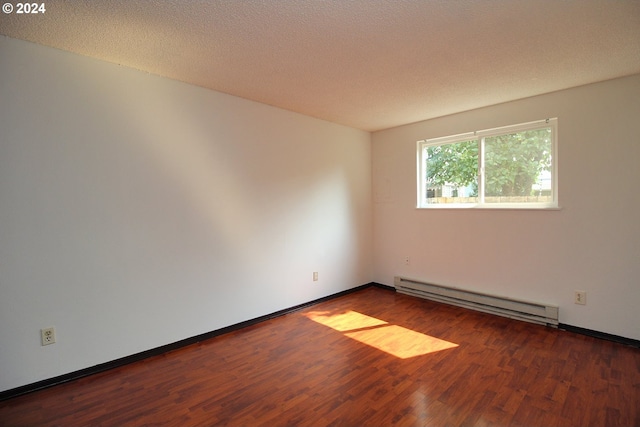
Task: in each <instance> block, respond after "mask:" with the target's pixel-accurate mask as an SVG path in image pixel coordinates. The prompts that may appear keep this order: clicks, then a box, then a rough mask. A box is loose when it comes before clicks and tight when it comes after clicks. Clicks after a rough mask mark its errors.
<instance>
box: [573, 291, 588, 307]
mask: <svg viewBox="0 0 640 427" xmlns="http://www.w3.org/2000/svg"><path fill="white" fill-rule="evenodd" d="M573 302H574V304H580V305H587V291H575V293H574V295H573Z"/></svg>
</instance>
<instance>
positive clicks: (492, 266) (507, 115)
mask: <svg viewBox="0 0 640 427" xmlns="http://www.w3.org/2000/svg"><path fill="white" fill-rule="evenodd" d="M547 117H558V135H559V136H558V138H559V153H558V159H559V186H560V188H559V192H558V194H559V202H560V205H561V207H562V208H561V210H552V211H531V210H527V211H516V210H452V209H447V210H419V209H416V208H415V206H416V141H418V140H421V139H425V138H433V137H438V136H445V135H452V134H458V133H462V132H468V131H473V130H480V129H487V128H493V127H498V126H504V125H509V124H515V123H523V122H529V121H533V120H538V119H544V118H547ZM372 143H373V176H374V182H373V191H374V195H373V197H374V278H375V281H376V282H380V283H383V284H387V285H392V284H393V277H394V276H395V275H403V276H408V277H411V278H416V279H421V280H425V281H429V282H433V283H438V284H444V285H451V286H457V287H461V288H467V289H472V290H477V291H481V292H489V293H493V294H498V295H506V296H510V297H514V298H520V299H526V300H533V301H541V302H546V303H552V304H557V305H558V306H559V307H560V322H562V323H566V324H569V325H573V326H578V327H583V328H588V329H593V330H597V331H601V332H606V333H610V334H615V335H619V336H623V337H627V338H632V339H640V321H638V315H637V313H638V307H640V220H639V218H640V193H639V191H640V166H639V159H640V75H635V76H631V77H627V78H622V79H616V80H611V81H607V82H603V83H599V84H594V85H589V86H584V87H578V88H574V89H570V90H566V91H561V92H556V93H551V94H547V95H543V96H538V97H534V98H528V99H523V100H519V101H515V102H510V103H506V104H502V105H497V106H493V107H489V108H483V109H478V110H474V111H469V112H465V113H461V114H456V115H452V116H448V117H442V118H438V119H434V120H429V121H424V122H420V123H415V124H411V125H407V126H403V127H399V128H394V129H390V130H386V131H380V132H376V133H374V134H373V135H372ZM405 256H409V257H410V265H409V266H405V265H404V264H403V257H405ZM574 290H586V291H587V305H586V306H579V305H575V304H574V303H573V293H574Z"/></svg>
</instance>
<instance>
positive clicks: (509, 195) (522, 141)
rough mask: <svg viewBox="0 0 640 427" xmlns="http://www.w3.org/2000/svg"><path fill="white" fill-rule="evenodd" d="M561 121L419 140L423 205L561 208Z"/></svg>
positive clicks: (419, 186)
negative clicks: (558, 158)
mask: <svg viewBox="0 0 640 427" xmlns="http://www.w3.org/2000/svg"><path fill="white" fill-rule="evenodd" d="M556 127H557V119H547V120H543V121H538V122H532V123H524V124H520V125H514V126H506V127H502V128H497V129H488V130H482V131H476V132H472V133H467V134H462V135H453V136H447V137H442V138H435V139H427V140H424V141H418V207H419V208H433V207H448V208H449V207H451V208H458V207H460V208H465V207H485V208H486V207H488V208H555V207H557V206H558V191H557V187H558V185H557V156H556V150H557V142H556V139H557V138H556V134H557V131H556Z"/></svg>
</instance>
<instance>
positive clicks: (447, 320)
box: [0, 287, 640, 427]
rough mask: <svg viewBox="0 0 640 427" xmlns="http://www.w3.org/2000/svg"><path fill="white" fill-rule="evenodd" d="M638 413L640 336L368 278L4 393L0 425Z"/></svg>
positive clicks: (423, 421) (392, 422)
mask: <svg viewBox="0 0 640 427" xmlns="http://www.w3.org/2000/svg"><path fill="white" fill-rule="evenodd" d="M216 425H225V426H423V425H426V426H640V350H639V349H637V348H632V347H628V346H624V345H622V344H617V343H612V342H609V341H604V340H599V339H597V338H590V337H586V336H582V335H577V334H574V333H570V332H564V331H559V330H555V329H551V328H546V327H543V326H537V325H532V324H528V323H523V322H518V321H514V320H509V319H504V318H501V317H495V316H491V315H487V314H483V313H478V312H474V311H469V310H465V309H462V308H457V307H451V306H447V305H443V304H438V303H434V302H429V301H425V300H422V299H418V298H414V297H410V296H405V295H400V294H396V293H395V292H393V291H390V290H385V289H380V288H375V287H370V288H367V289H364V290H362V291H358V292H355V293H352V294H349V295H346V296H343V297H340V298H336V299H333V300H330V301H327V302H323V303H320V304H317V305H314V306H312V307H308V308H305V309H303V310H300V311H297V312H294V313H290V314H287V315H285V316H282V317H279V318H276V319H272V320H269V321H266V322H262V323H260V324H257V325H253V326H251V327H248V328H244V329H241V330H238V331H235V332H232V333H229V334H226V335H223V336H219V337H216V338H213V339H210V340H208V341H205V342H202V343H199V344H194V345H191V346H189V347H185V348H182V349H179V350H176V351H173V352H170V353H168V354H164V355H162V356H157V357H153V358H149V359H146V360H144V361H141V362H137V363H134V364H130V365H127V366H124V367H121V368H117V369H113V370H111V371H108V372H104V373H101V374H97V375H93V376H90V377H87V378H83V379H80V380H77V381H74V382H70V383H67V384H63V385H59V386H56V387H52V388H49V389H46V390H42V391H39V392H35V393H31V394H28V395H25V396H21V397H17V398H14V399H10V400H7V401H4V402H0V426H12V427H18V426H65V427H72V426H216Z"/></svg>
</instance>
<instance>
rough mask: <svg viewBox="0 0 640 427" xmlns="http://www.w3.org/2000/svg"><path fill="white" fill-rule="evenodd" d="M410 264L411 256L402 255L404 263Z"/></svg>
mask: <svg viewBox="0 0 640 427" xmlns="http://www.w3.org/2000/svg"><path fill="white" fill-rule="evenodd" d="M410 264H411V258H409V257H408V256H406V257H404V265H410Z"/></svg>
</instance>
